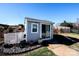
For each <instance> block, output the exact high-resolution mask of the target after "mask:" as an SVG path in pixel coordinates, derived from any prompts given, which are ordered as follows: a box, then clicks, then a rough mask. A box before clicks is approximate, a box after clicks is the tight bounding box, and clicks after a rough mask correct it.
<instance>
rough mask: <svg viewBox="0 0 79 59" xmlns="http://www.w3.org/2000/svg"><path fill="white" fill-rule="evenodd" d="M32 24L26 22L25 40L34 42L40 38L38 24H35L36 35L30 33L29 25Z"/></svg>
mask: <svg viewBox="0 0 79 59" xmlns="http://www.w3.org/2000/svg"><path fill="white" fill-rule="evenodd" d="M32 23H34V22H28V24H27V28H28V30H27V40H28V41H30V40H32V41H35V40H37V39H39V38H40V23H37V24H38V33H31V24H32Z"/></svg>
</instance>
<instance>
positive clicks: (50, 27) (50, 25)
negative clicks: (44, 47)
mask: <svg viewBox="0 0 79 59" xmlns="http://www.w3.org/2000/svg"><path fill="white" fill-rule="evenodd" d="M50 38H51V24H50Z"/></svg>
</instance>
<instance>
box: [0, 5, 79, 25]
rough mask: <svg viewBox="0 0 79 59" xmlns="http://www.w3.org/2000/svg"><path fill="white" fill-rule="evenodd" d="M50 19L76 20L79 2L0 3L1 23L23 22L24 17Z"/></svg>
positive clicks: (78, 12) (58, 21)
mask: <svg viewBox="0 0 79 59" xmlns="http://www.w3.org/2000/svg"><path fill="white" fill-rule="evenodd" d="M25 16H26V17H31V18H36V19H43V20H50V21H52V22H54V23H55V24H57V23H61V22H63V21H64V20H66V21H68V22H76V21H77V18H79V4H73V3H72V4H67V3H66V4H65V3H59V4H58V3H57V4H56V3H51V4H50V3H49V4H46V3H44V4H42V3H37V4H34V3H32V4H29V3H28V4H27V3H25V4H24V3H19V4H18V3H16V4H15V3H14V4H11V3H10V4H0V23H1V24H21V23H22V24H23V23H24V17H25Z"/></svg>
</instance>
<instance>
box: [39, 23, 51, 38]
mask: <svg viewBox="0 0 79 59" xmlns="http://www.w3.org/2000/svg"><path fill="white" fill-rule="evenodd" d="M43 24H45V25H50V38H51V24H47V23H40V38H42V25H43Z"/></svg>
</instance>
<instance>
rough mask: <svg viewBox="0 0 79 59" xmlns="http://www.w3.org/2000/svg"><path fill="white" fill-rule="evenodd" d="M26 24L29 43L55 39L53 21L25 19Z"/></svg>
mask: <svg viewBox="0 0 79 59" xmlns="http://www.w3.org/2000/svg"><path fill="white" fill-rule="evenodd" d="M24 24H25V34H26V41H27V42H35V41H37V40H39V39H41V40H49V39H52V38H53V23H52V22H51V21H46V20H39V19H34V18H29V17H25V22H24Z"/></svg>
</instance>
